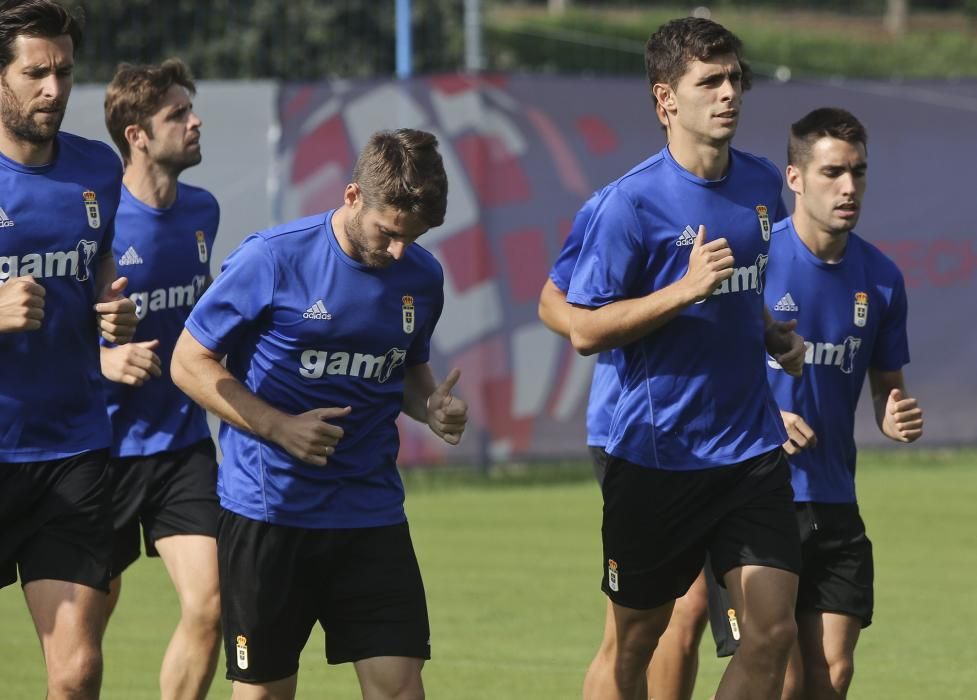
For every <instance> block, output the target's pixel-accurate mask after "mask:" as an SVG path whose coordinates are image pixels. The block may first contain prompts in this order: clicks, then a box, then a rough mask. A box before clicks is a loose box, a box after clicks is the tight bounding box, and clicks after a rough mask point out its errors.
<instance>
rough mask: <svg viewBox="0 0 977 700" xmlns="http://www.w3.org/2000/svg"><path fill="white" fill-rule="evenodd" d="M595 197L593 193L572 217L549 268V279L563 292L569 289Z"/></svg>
mask: <svg viewBox="0 0 977 700" xmlns="http://www.w3.org/2000/svg"><path fill="white" fill-rule="evenodd" d="M597 199H598V198H597V195H594V196H593V197H591V198H590V199H588V200H587V202H586V203H585V204H584V205H583V206H582V207H581V208H580V211H578V212H577V215H576V216H575V217H574V219H573V225H572V226H571V227H570V234H569V235H568V236H567V239H566V241H564V243H563V248H562V249H561V250H560V255H559V256H558V257H557V258H556V262H555V263H553V267H552V269H551V270H550V279H551V280H552V281H553V284H555V285H556V288H557V289H559V290H560V291H561V292H563V293H564V294H566V293H567V290H568V289H570V278H571V277H572V276H573V268H574V267H576V265H577V258H578V257H579V256H580V247H581V246H582V245H583V238H584V234H585V233H586V232H587V223H588V222H589V221H590V217H591V215H592V214H593V213H594V207H596V206H597Z"/></svg>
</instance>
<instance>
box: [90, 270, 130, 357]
mask: <svg viewBox="0 0 977 700" xmlns="http://www.w3.org/2000/svg"><path fill="white" fill-rule="evenodd" d="M128 283H129V280H128V279H126V278H125V277H120V278H119V279H117V280H115V281H114V282H112V284H110V285H109V286H107V287H106V288H105V289H103V290H102V291H101V293H100V294H99V295H98V301H97V303H96V304H95V315H96V317H97V319H98V332H99V333H101V335H102V337H103V338H105V339H106V340H107V341H109V342H110V343H115V344H116V345H124V344H125V343H128V342H129V341H130V340H132V336H133V335H135V333H136V323H138V321H139V319H138V318H136V304H135V302H134V301H132V299H129V298H127V297H125V296H123V295H122V292H124V291H125V288H126V285H127V284H128Z"/></svg>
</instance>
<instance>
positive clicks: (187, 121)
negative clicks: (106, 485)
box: [101, 59, 220, 698]
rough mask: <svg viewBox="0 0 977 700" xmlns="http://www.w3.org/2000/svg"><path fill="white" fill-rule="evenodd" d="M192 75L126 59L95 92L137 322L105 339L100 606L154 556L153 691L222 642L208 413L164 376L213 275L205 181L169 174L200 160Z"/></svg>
mask: <svg viewBox="0 0 977 700" xmlns="http://www.w3.org/2000/svg"><path fill="white" fill-rule="evenodd" d="M195 92H196V89H195V87H194V82H193V78H192V77H191V75H190V71H189V69H188V68H187V66H186V65H184V64H183V63H182V62H181V61H179V60H176V59H170V60H168V61H164V62H163V63H161V64H160V65H147V66H131V65H122V66H120V67H119V70H118V72H117V73H116V74H115V77H114V78H113V79H112V82H111V84H110V85H109V87H108V91H107V92H106V97H105V124H106V126H107V127H108V131H109V133H110V134H111V135H112V139H113V140H114V141H115V144H116V146H118V148H119V151H120V152H121V153H122V159H123V161H124V162H125V173H124V175H123V178H122V184H123V187H122V201H121V203H120V204H119V212H118V214H117V216H116V232H115V241H114V243H113V251H114V255H115V258H116V261H117V264H118V266H119V267H120V268H121V269H124V270H125V271H126V273H127V275H128V278H129V287H128V294H129V297H130V299H132V300H133V301H134V302H135V304H136V313H137V315H138V316H139V318H140V319H141V320H140V323H139V330H138V332H137V334H136V336H135V341H137V342H132V343H129V344H128V345H119V346H112V345H103V347H102V350H101V353H102V355H101V359H102V372H103V374H104V375H105V377H106V378H108V379H110V380H111V382H107V389H108V397H109V400H108V406H109V415H110V417H111V419H112V430H113V440H112V460H111V461H110V463H109V468H110V474H111V476H112V487H113V488H112V492H113V496H112V500H113V514H114V520H115V523H114V527H115V549H114V552H113V557H112V581H111V584H110V586H111V596H110V607H109V611H108V612H109V614H111V612H112V609H114V607H115V603H116V602H117V600H118V596H119V593H120V590H121V585H122V572H123V571H125V569H126V568H127V567H128V566H129V565H130V564H132V563H133V562H134V561H135V560H136V559H138V558H139V539H140V537H139V533H140V523H141V524H142V530H143V532H144V537H145V541H146V553H147V554H148V555H149V556H159V557H161V558H162V559H163V563H164V564H165V565H166V570H167V572H168V573H169V575H170V579H171V580H172V581H173V585H174V587H175V588H176V592H177V596H178V598H179V600H180V608H181V615H180V620H179V623H178V624H177V627H176V630H175V631H174V633H173V637H172V638H171V639H170V643H169V646H168V647H167V649H166V654H165V656H164V658H163V665H162V670H161V671H160V679H159V683H160V696H161V697H162V698H203V697H204V696H205V695H206V694H207V688H208V687H209V686H210V682H211V680H212V679H213V677H214V670H215V668H216V666H217V656H218V653H219V650H220V598H219V590H218V584H217V541H216V537H217V510H218V506H217V495H216V488H217V461H216V459H215V454H214V443H213V440H211V437H210V428H209V427H208V425H207V416H206V414H205V413H204V411H203V409H201V408H200V407H199V406H197V404H195V403H194V402H193V401H191V400H190V399H189V398H188V397H187V395H186V394H184V393H183V392H182V391H180V390H179V389H177V388H176V386H175V385H174V384H173V381H172V379H171V378H170V376H169V365H170V358H171V356H172V354H173V347H174V345H176V339H177V338H178V337H179V335H180V332H181V331H182V330H183V324H184V322H185V321H186V319H187V316H188V315H189V314H190V309H191V307H192V306H193V304H194V302H195V301H196V300H197V298H198V297H199V296H200V295H201V294H202V293H203V291H204V289H206V287H207V285H208V284H209V282H210V253H211V250H213V243H214V237H215V236H216V234H217V224H218V220H219V218H220V210H219V208H218V206H217V201H216V200H215V199H214V197H213V195H211V194H210V193H209V192H207V191H206V190H203V189H200V188H198V187H192V186H190V185H187V184H184V183H182V182H180V181H179V177H180V173H182V172H183V171H184V170H185V169H186V168H190V167H193V166H194V165H197V164H198V163H200V160H201V152H200V126H201V121H200V118H199V117H198V116H197V115H196V114H195V113H194V111H193V104H192V103H191V98H192V96H193V95H194V94H195Z"/></svg>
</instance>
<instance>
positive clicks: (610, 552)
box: [602, 448, 800, 610]
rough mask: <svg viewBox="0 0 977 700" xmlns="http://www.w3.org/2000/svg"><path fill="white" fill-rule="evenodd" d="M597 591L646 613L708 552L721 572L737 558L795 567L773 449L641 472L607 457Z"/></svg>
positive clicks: (786, 487) (779, 458)
mask: <svg viewBox="0 0 977 700" xmlns="http://www.w3.org/2000/svg"><path fill="white" fill-rule="evenodd" d="M603 492H604V524H603V528H602V532H603V541H604V561H603V562H602V568H603V571H604V575H603V581H602V588H603V590H604V592H605V593H606V594H607V595H608V597H609V598H610V599H611V601H613V602H614V603H615V604H617V605H621V606H624V607H628V608H635V609H642V610H646V609H650V608H656V607H658V606H660V605H664V604H665V603H668V602H669V601H672V600H675V599H676V598H679V597H681V596H683V595H685V593H686V591H688V589H689V587H690V586H691V585H692V582H693V581H695V579H696V577H697V576H698V575H699V572H700V571H701V570H702V566H703V564H704V562H705V559H706V553H707V552H708V554H709V557H710V560H711V562H712V567H713V570H714V571H715V572H716V574H717V575H719V576H722V575H723V574H725V573H726V572H727V571H729V570H730V569H733V568H736V567H738V566H743V565H747V564H752V565H758V566H769V567H773V568H777V569H785V570H787V571H793V572H798V571H799V570H800V545H799V542H798V535H797V526H796V524H795V522H794V505H793V490H792V489H791V486H790V470H789V468H788V466H787V460H786V459H785V458H784V454H783V451H782V450H781V449H780V448H777V449H776V450H772V451H770V452H768V453H766V454H763V455H760V456H758V457H754V458H752V459H749V460H746V461H744V462H739V463H738V464H734V465H732V466H729V467H719V468H715V469H702V470H696V471H667V470H663V469H649V468H646V467H641V466H638V465H636V464H632V463H630V462H627V461H625V460H623V459H619V458H617V457H613V456H612V457H611V458H610V461H609V464H608V470H607V477H606V478H605V480H604V484H603Z"/></svg>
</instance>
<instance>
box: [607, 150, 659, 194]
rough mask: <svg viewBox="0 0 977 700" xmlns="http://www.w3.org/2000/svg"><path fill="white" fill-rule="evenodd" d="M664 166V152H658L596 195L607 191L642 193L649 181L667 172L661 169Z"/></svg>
mask: <svg viewBox="0 0 977 700" xmlns="http://www.w3.org/2000/svg"><path fill="white" fill-rule="evenodd" d="M664 164H665V155H664V151H659V152H658V153H655V154H654V155H652V156H650V157H648V158H645V159H644V160H643V161H641V162H640V163H638V164H637V165H635V166H634V167H633V168H631V169H630V170H628V171H627V172H626V173H624V175H622V176H621V177H619V178H618V179H617V180H614V181H613V182H611V183H610V184H609V185H607V187H605V188H604V189H603V190H601V192H598V193H597V194H598V195H602V194H604V193H605V192H607V191H608V190H618V191H622V192H627V193H631V192H642V191H643V189H644V188H646V187H647V186H648V181H649V180H655V179H657V178H659V177H662V176H663V175H664V174H665V173H666V172H667V171H666V170H665V169H663V168H662V166H663V165H664Z"/></svg>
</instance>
